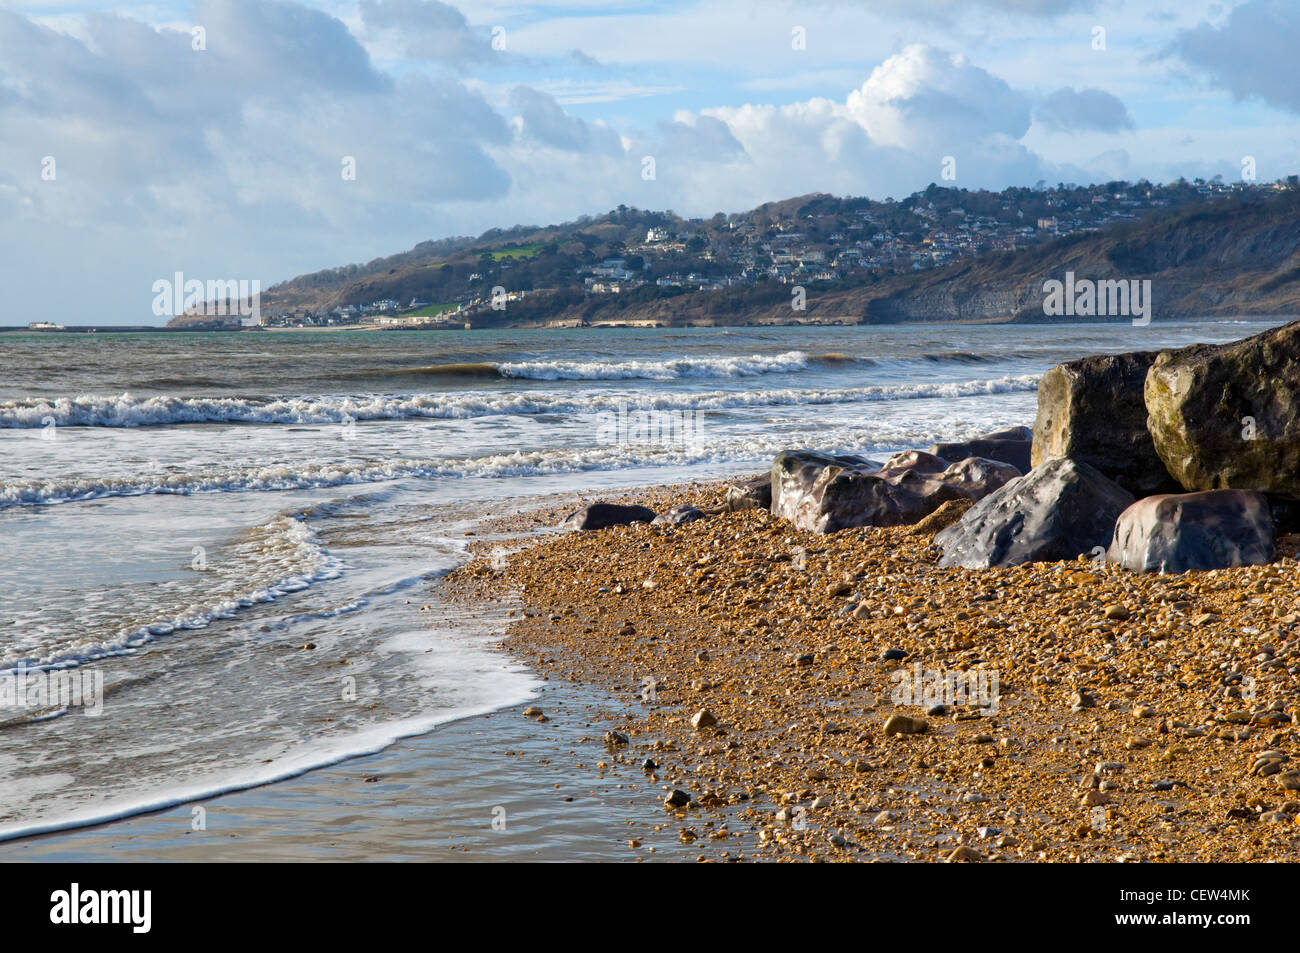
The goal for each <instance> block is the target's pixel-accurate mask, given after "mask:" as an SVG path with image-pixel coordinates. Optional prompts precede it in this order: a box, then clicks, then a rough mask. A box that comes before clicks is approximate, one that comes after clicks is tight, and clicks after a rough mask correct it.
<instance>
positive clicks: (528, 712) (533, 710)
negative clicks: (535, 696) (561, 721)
mask: <svg viewBox="0 0 1300 953" xmlns="http://www.w3.org/2000/svg"><path fill="white" fill-rule="evenodd" d="M541 713H542V710H541V709H540V708H538V707H537V706H536V705H529V706H528V707H527V708H525V709H524V717H525V718H536V717H537V716H538V715H540V714H541Z"/></svg>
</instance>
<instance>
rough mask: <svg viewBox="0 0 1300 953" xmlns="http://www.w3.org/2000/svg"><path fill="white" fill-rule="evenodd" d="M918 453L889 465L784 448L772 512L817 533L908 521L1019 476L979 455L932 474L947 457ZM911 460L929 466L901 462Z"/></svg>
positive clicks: (977, 496)
mask: <svg viewBox="0 0 1300 953" xmlns="http://www.w3.org/2000/svg"><path fill="white" fill-rule="evenodd" d="M915 453H916V454H918V455H917V456H911V455H899V456H896V457H895V458H893V461H892V462H893V463H894V464H895V465H894V466H893V467H892V468H890V469H880V468H878V467H876V466H875V465H874V464H872V463H871V461H869V460H865V459H864V458H862V457H850V456H838V457H836V456H831V455H829V454H823V453H816V452H813V451H800V450H787V451H783V452H782V453H780V454H778V455H777V457H776V459H775V460H774V461H773V463H772V487H773V493H772V512H773V513H774V514H776V515H777V516H782V517H785V518H786V519H788V520H790V521H791V522H792V523H794V525H795V526H796V527H798V528H799V529H804V530H810V531H812V532H817V533H833V532H836V531H838V530H841V529H846V528H848V527H854V526H901V525H909V524H912V523H916V522H918V521H919V520H921V519H923V518H924V517H926V516H928V515H930V514H931V513H933V512H934V511H935V510H937V509H938V508H939V507H940V506H942V505H943V504H944V503H947V502H949V501H952V500H976V499H980V498H981V497H983V496H985V495H986V494H988V493H991V492H992V491H993V490H995V489H997V488H998V487H1000V486H1002V485H1003V484H1005V483H1006V482H1008V481H1009V480H1013V479H1015V478H1017V477H1018V476H1019V475H1020V471H1018V470H1017V469H1015V468H1014V467H1012V466H1009V465H1007V464H1003V463H998V462H996V461H993V460H980V459H969V460H962V461H960V462H958V463H954V464H951V465H950V466H948V467H947V468H946V469H944V470H943V471H942V472H936V471H935V470H934V469H932V468H933V467H934V466H936V465H937V464H938V463H942V462H944V461H942V460H939V459H938V458H935V457H932V456H931V455H929V454H920V452H919V451H916V452H915ZM900 457H905V459H900ZM911 462H916V463H919V464H920V465H921V466H923V467H926V469H917V468H915V467H911V466H905V465H903V464H904V463H911Z"/></svg>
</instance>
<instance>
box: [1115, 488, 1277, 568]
mask: <svg viewBox="0 0 1300 953" xmlns="http://www.w3.org/2000/svg"><path fill="white" fill-rule="evenodd" d="M1106 558H1107V559H1109V560H1110V561H1111V562H1114V563H1119V564H1120V565H1121V566H1124V567H1125V568H1126V569H1132V570H1133V571H1135V572H1164V573H1181V572H1187V571H1189V570H1208V569H1228V568H1231V567H1233V566H1258V565H1263V564H1265V563H1268V562H1271V561H1272V559H1273V517H1272V515H1271V513H1270V510H1269V503H1268V498H1267V497H1265V496H1264V494H1262V493H1257V492H1254V491H1252V490H1207V491H1205V492H1201V493H1174V494H1162V495H1159V496H1148V497H1146V498H1145V499H1141V500H1138V501H1137V502H1136V503H1134V504H1133V505H1132V506H1130V507H1129V508H1128V509H1126V510H1125V511H1124V512H1123V513H1121V514H1120V515H1119V519H1118V520H1116V522H1115V535H1114V539H1113V540H1112V542H1111V545H1110V550H1109V552H1108V553H1107V554H1106Z"/></svg>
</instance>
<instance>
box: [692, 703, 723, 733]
mask: <svg viewBox="0 0 1300 953" xmlns="http://www.w3.org/2000/svg"><path fill="white" fill-rule="evenodd" d="M717 723H718V719H717V717H716V716H715V715H714V714H713V712H711V711H709V710H708V709H707V708H701V709H700V710H699V711H697V712H696V713H695V714H694V715H692V716H691V727H692V728H694V729H695V730H696V731H699V730H701V729H703V728H711V727H712V726H714V725H716V724H717Z"/></svg>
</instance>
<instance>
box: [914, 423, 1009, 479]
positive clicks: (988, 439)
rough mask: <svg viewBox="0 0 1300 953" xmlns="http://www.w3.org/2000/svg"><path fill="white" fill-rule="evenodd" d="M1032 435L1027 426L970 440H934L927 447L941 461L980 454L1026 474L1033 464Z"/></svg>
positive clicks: (962, 458) (978, 455) (979, 455)
mask: <svg viewBox="0 0 1300 953" xmlns="http://www.w3.org/2000/svg"><path fill="white" fill-rule="evenodd" d="M1033 437H1034V432H1033V431H1032V430H1030V429H1029V428H1028V427H1010V428H1008V429H1006V430H999V431H996V432H995V433H991V434H985V435H984V436H983V437H977V438H975V439H974V440H962V441H957V442H954V443H936V444H935V445H934V446H932V447H931V448H930V453H932V454H933V455H934V456H936V457H942V458H943V459H945V460H965V459H966V458H967V457H984V458H985V459H987V460H996V461H998V462H999V463H1009V464H1011V465H1012V466H1013V467H1015V468H1016V469H1017V470H1019V471H1020V472H1021V473H1028V472H1029V468H1030V467H1031V466H1033V463H1032V460H1031V453H1030V448H1031V445H1032V441H1033Z"/></svg>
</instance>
